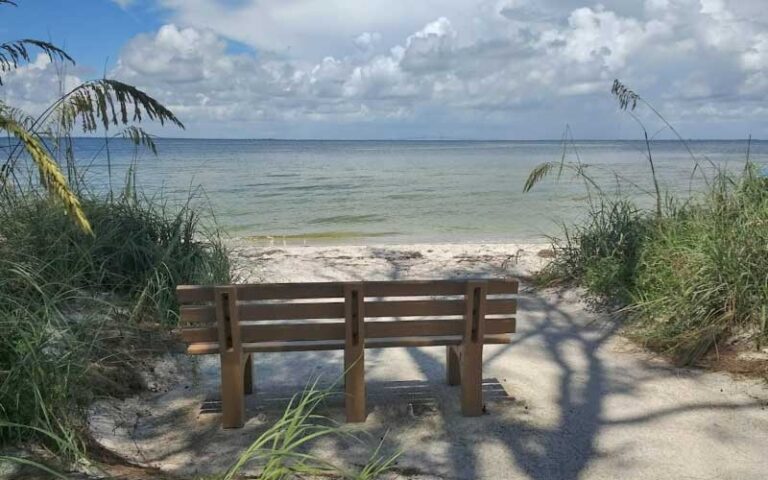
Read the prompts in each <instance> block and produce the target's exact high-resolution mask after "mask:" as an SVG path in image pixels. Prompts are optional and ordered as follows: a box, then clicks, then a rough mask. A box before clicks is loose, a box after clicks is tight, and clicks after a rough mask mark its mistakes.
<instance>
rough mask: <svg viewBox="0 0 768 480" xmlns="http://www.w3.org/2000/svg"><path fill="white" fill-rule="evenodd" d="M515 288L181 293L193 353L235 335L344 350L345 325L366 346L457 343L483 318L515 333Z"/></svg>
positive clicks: (192, 289) (189, 289)
mask: <svg viewBox="0 0 768 480" xmlns="http://www.w3.org/2000/svg"><path fill="white" fill-rule="evenodd" d="M517 289H518V283H517V281H516V280H430V281H371V282H326V283H272V284H253V285H226V286H189V285H184V286H179V287H178V289H177V296H178V300H179V303H180V305H181V308H180V312H181V333H182V338H183V339H184V341H185V342H186V343H188V344H189V348H188V353H191V354H204V353H217V352H219V351H221V349H222V348H228V347H227V346H228V345H231V343H232V342H233V341H234V342H236V343H237V344H238V345H240V344H241V345H242V346H243V347H244V348H245V349H246V350H248V345H254V346H253V349H257V348H258V349H260V350H266V351H282V350H286V351H288V350H321V349H335V348H344V341H345V338H347V336H348V332H347V329H348V328H351V329H352V335H360V334H361V333H362V335H361V336H362V338H363V339H364V342H365V343H366V345H367V346H368V344H370V346H408V345H447V344H453V343H458V342H459V341H460V339H461V337H462V336H463V335H465V333H466V332H467V331H468V330H467V328H470V329H475V330H470V331H473V332H474V331H476V329H477V328H478V325H477V324H478V322H479V321H480V320H482V323H483V325H482V328H483V331H484V335H499V334H507V333H512V332H514V331H515V318H514V314H515V312H516V308H517V302H516V300H515V299H514V298H511V297H510V296H511V295H514V294H516V293H517ZM387 342H389V344H388V343H387ZM390 344H391V345H390ZM255 345H260V347H257V346H255Z"/></svg>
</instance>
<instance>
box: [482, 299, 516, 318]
mask: <svg viewBox="0 0 768 480" xmlns="http://www.w3.org/2000/svg"><path fill="white" fill-rule="evenodd" d="M485 305H486V311H485V314H486V315H512V314H514V313H517V300H516V299H514V298H511V299H497V300H485Z"/></svg>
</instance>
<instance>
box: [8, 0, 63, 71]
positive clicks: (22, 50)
mask: <svg viewBox="0 0 768 480" xmlns="http://www.w3.org/2000/svg"><path fill="white" fill-rule="evenodd" d="M6 3H10V2H6ZM30 48H32V49H38V50H41V51H42V52H43V53H45V54H46V55H48V58H49V59H50V60H51V61H52V62H53V61H55V60H60V61H67V62H71V63H72V64H73V65H74V63H75V61H74V59H72V57H70V56H69V54H67V52H65V51H64V50H62V49H60V48H59V47H57V46H56V45H54V44H52V43H50V42H44V41H42V40H34V39H31V38H25V39H22V40H15V41H12V42H6V43H0V72H8V71H10V70H14V69H16V68H18V67H19V65H21V63H23V62H29V61H30V59H31V53H32V52H30ZM2 84H3V78H2V76H0V85H2Z"/></svg>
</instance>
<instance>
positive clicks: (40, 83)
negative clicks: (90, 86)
mask: <svg viewBox="0 0 768 480" xmlns="http://www.w3.org/2000/svg"><path fill="white" fill-rule="evenodd" d="M82 81H83V80H82V78H81V77H80V76H78V69H76V68H74V67H72V66H70V65H59V64H54V63H51V61H50V59H49V58H48V56H47V55H45V54H43V53H40V54H38V55H37V56H36V57H35V59H34V60H33V61H32V62H30V63H28V64H26V65H22V66H20V67H19V68H17V69H15V70H11V71H10V72H7V73H5V72H4V73H3V86H2V88H0V98H3V99H4V100H6V101H7V102H8V103H9V104H10V105H12V106H14V107H17V108H21V109H23V110H24V111H26V112H27V113H30V114H33V115H35V114H39V113H41V112H42V111H43V110H44V109H45V108H46V107H47V106H48V105H49V104H50V102H52V101H53V100H55V99H56V98H57V97H59V96H60V95H63V94H64V93H66V92H68V91H69V90H71V89H73V88H75V87H76V86H77V85H79V84H80V83H82Z"/></svg>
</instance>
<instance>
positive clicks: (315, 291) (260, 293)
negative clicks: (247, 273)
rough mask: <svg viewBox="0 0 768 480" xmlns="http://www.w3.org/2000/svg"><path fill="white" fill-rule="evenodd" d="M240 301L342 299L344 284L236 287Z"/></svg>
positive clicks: (272, 284) (282, 284) (315, 283)
mask: <svg viewBox="0 0 768 480" xmlns="http://www.w3.org/2000/svg"><path fill="white" fill-rule="evenodd" d="M238 288H239V291H238V295H239V296H238V298H240V300H241V301H246V302H248V301H254V300H291V299H304V298H338V299H342V298H344V282H313V283H260V284H248V285H239V286H238Z"/></svg>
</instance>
